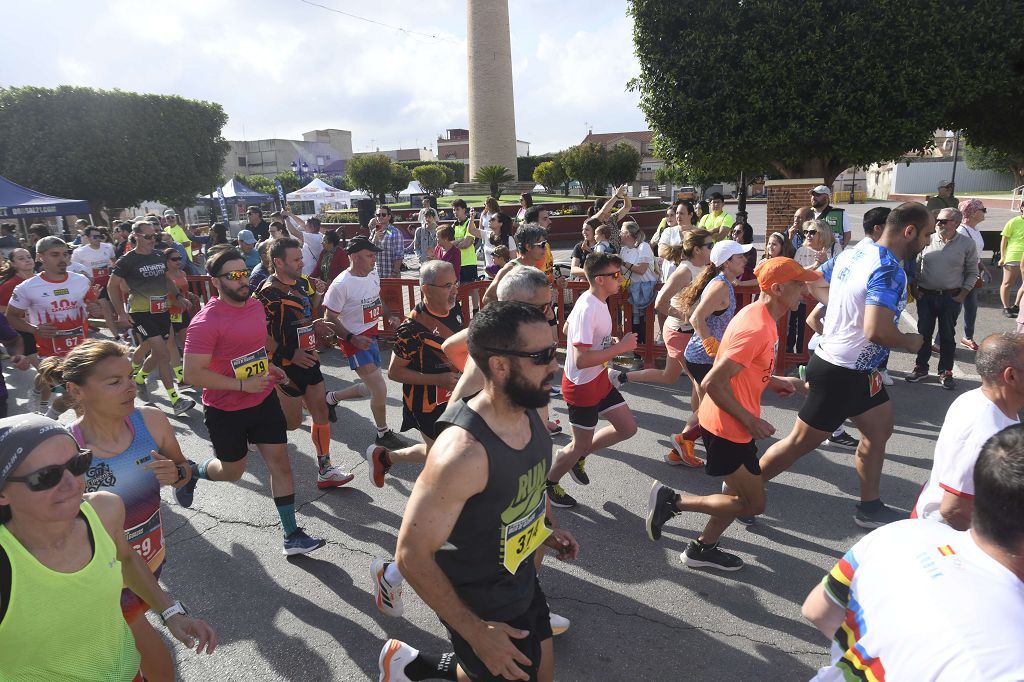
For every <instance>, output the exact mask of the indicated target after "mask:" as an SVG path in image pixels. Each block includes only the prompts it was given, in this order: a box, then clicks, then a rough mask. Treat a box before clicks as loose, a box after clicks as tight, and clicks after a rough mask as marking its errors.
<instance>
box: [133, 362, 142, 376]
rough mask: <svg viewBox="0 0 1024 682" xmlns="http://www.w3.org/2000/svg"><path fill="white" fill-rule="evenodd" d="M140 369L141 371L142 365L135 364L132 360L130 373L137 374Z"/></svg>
mask: <svg viewBox="0 0 1024 682" xmlns="http://www.w3.org/2000/svg"><path fill="white" fill-rule="evenodd" d="M141 371H142V365H137V364H135V363H134V362H133V363H132V374H138V373H139V372H141Z"/></svg>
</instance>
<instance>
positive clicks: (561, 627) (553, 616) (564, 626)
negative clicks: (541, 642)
mask: <svg viewBox="0 0 1024 682" xmlns="http://www.w3.org/2000/svg"><path fill="white" fill-rule="evenodd" d="M548 619H549V621H550V622H551V634H552V635H554V636H555V637H557V636H558V635H561V634H563V633H564V632H565V631H566V630H568V629H569V619H568V618H566V617H565V616H559V615H558V614H557V613H554V612H553V611H551V607H550V606H549V607H548Z"/></svg>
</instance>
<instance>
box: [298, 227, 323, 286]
mask: <svg viewBox="0 0 1024 682" xmlns="http://www.w3.org/2000/svg"><path fill="white" fill-rule="evenodd" d="M323 250H324V236H323V235H322V234H321V233H319V232H303V233H302V274H303V275H306V276H307V277H309V276H310V275H312V274H313V273H314V272H315V271H316V263H317V261H318V260H320V254H321V253H323Z"/></svg>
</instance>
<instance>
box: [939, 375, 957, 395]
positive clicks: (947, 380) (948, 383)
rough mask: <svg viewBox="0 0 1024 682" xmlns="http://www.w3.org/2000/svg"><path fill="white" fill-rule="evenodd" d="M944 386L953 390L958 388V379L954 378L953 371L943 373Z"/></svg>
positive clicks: (948, 389)
mask: <svg viewBox="0 0 1024 682" xmlns="http://www.w3.org/2000/svg"><path fill="white" fill-rule="evenodd" d="M942 387H943V388H944V389H946V390H947V391H952V390H954V389H955V388H956V381H954V380H953V373H952V372H950V371H949V370H946V371H945V372H943V373H942Z"/></svg>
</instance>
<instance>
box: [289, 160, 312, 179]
mask: <svg viewBox="0 0 1024 682" xmlns="http://www.w3.org/2000/svg"><path fill="white" fill-rule="evenodd" d="M292 172H293V173H295V174H296V175H298V176H299V179H302V178H304V177H308V176H309V164H308V163H306V162H305V161H303V162H302V166H299V164H297V163H295V162H294V161H292Z"/></svg>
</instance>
